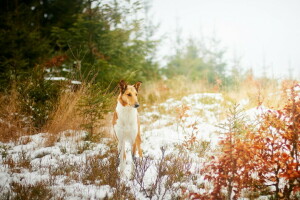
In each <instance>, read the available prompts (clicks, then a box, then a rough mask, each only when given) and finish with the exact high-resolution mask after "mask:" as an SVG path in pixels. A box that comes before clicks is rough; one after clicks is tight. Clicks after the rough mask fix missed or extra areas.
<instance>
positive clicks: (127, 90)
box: [112, 80, 142, 175]
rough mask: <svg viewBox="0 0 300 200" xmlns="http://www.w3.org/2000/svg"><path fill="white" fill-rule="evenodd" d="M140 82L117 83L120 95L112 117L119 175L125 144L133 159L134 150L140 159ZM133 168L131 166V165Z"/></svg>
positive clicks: (121, 169) (124, 156) (121, 172)
mask: <svg viewBox="0 0 300 200" xmlns="http://www.w3.org/2000/svg"><path fill="white" fill-rule="evenodd" d="M141 84H142V82H137V83H136V84H134V85H127V83H126V82H125V81H123V80H121V81H120V83H119V88H120V94H119V96H118V101H117V107H116V110H115V112H114V115H113V122H112V123H113V130H114V133H115V135H116V137H117V140H118V153H119V159H120V165H119V167H120V174H121V175H122V174H123V173H124V169H125V164H126V163H125V162H126V152H125V142H128V143H129V144H130V145H131V154H132V157H133V158H134V156H135V153H136V150H138V153H139V156H140V157H142V149H141V142H142V140H141V132H140V122H139V119H138V111H137V108H138V107H139V102H138V91H139V89H140V86H141ZM132 167H133V165H132Z"/></svg>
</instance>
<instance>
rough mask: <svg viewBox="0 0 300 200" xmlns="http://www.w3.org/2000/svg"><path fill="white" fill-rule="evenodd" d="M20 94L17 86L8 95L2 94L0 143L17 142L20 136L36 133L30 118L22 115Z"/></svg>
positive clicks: (0, 104)
mask: <svg viewBox="0 0 300 200" xmlns="http://www.w3.org/2000/svg"><path fill="white" fill-rule="evenodd" d="M18 99H19V93H18V92H17V89H16V86H15V85H13V86H12V89H11V90H10V91H9V92H8V93H6V94H3V93H2V94H0V109H1V112H0V141H1V142H9V141H17V139H18V138H19V137H20V136H23V135H28V134H32V133H34V132H35V130H34V128H33V126H32V123H31V122H30V120H29V119H28V118H25V116H23V115H21V114H20V113H21V111H20V110H21V109H20V105H19V101H18Z"/></svg>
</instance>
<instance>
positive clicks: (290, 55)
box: [151, 0, 300, 80]
mask: <svg viewBox="0 0 300 200" xmlns="http://www.w3.org/2000/svg"><path fill="white" fill-rule="evenodd" d="M299 10H300V0H153V1H152V8H151V14H152V16H153V17H152V19H153V22H154V23H156V24H159V25H160V26H159V29H158V31H157V34H158V35H164V37H163V38H164V39H163V42H162V44H160V46H159V50H158V54H159V55H158V57H159V59H160V60H163V57H164V56H166V55H168V54H170V52H171V50H172V49H171V48H172V41H173V40H172V39H171V38H174V37H175V32H176V29H178V28H179V27H180V29H181V31H182V35H183V37H184V38H188V37H190V36H192V37H196V38H199V39H200V36H201V35H202V36H203V35H204V36H205V37H207V36H208V37H209V36H211V35H213V34H215V35H216V37H217V38H218V39H220V41H221V46H223V47H224V48H225V49H226V54H225V59H226V60H227V62H228V63H229V65H230V63H231V62H232V60H233V59H234V58H240V60H241V66H242V67H243V69H244V70H246V69H249V68H252V69H253V72H254V74H255V75H256V76H261V75H262V74H263V71H264V70H263V66H266V68H265V70H266V72H267V76H268V77H276V78H287V77H289V76H292V77H293V78H296V79H298V80H299V79H300V11H299ZM289 71H290V73H289ZM298 77H299V78H298Z"/></svg>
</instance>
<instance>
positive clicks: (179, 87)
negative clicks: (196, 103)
mask: <svg viewBox="0 0 300 200" xmlns="http://www.w3.org/2000/svg"><path fill="white" fill-rule="evenodd" d="M209 90H212V88H211V87H209V86H208V84H207V82H206V81H191V80H189V79H188V78H186V77H183V76H178V77H175V78H172V79H168V80H160V81H156V82H148V83H145V84H144V85H143V86H142V87H141V92H140V98H141V102H143V103H146V104H154V103H161V102H163V101H165V100H167V99H168V98H175V99H177V98H181V97H183V96H185V95H189V94H193V93H200V92H205V91H209Z"/></svg>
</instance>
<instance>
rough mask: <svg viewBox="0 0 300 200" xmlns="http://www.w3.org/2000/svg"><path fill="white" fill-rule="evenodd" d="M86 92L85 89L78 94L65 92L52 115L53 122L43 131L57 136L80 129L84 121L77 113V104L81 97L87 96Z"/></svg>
mask: <svg viewBox="0 0 300 200" xmlns="http://www.w3.org/2000/svg"><path fill="white" fill-rule="evenodd" d="M85 92H86V88H85V87H81V88H80V89H79V90H78V91H76V92H71V91H63V92H62V94H61V96H60V98H59V101H58V104H57V109H56V110H55V111H54V112H53V113H52V115H51V117H50V118H51V120H50V121H49V122H48V123H47V124H46V125H45V127H44V128H43V130H44V131H46V132H49V133H54V134H56V133H59V132H61V131H64V130H68V129H72V130H78V129H80V125H81V124H82V121H83V120H84V119H83V118H82V116H80V115H79V114H78V112H77V104H78V102H79V101H80V99H81V97H82V96H83V95H85Z"/></svg>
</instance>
